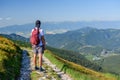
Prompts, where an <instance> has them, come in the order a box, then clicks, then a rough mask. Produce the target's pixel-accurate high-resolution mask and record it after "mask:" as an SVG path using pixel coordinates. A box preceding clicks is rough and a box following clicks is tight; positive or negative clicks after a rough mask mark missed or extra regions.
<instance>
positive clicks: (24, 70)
mask: <svg viewBox="0 0 120 80" xmlns="http://www.w3.org/2000/svg"><path fill="white" fill-rule="evenodd" d="M30 72H31V67H30V57H29V56H28V53H27V51H26V50H24V51H23V53H22V66H21V70H20V77H19V78H18V80H30Z"/></svg>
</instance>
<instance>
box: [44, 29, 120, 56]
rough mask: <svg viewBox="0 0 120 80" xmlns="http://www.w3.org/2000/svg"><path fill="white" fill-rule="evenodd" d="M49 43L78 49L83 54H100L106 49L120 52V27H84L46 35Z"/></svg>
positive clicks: (64, 47)
mask: <svg viewBox="0 0 120 80" xmlns="http://www.w3.org/2000/svg"><path fill="white" fill-rule="evenodd" d="M46 37H47V38H46V39H47V44H48V45H49V46H52V47H57V48H62V49H68V50H73V51H77V52H79V53H83V54H96V55H100V54H101V52H102V51H103V49H104V50H106V51H114V53H119V52H120V46H119V45H120V30H119V29H96V28H90V27H87V28H82V29H79V30H75V31H68V32H66V33H63V34H54V35H52V34H50V35H46Z"/></svg>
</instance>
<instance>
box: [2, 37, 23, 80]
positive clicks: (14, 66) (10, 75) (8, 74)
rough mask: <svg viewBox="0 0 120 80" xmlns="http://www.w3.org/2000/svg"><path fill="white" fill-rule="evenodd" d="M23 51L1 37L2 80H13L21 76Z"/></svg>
mask: <svg viewBox="0 0 120 80" xmlns="http://www.w3.org/2000/svg"><path fill="white" fill-rule="evenodd" d="M21 52H22V50H21V49H20V48H19V47H18V46H17V45H15V44H14V43H13V42H12V41H10V40H8V39H6V38H4V37H2V36H0V80H8V79H9V80H12V79H15V78H16V77H17V76H18V75H19V71H20V61H21Z"/></svg>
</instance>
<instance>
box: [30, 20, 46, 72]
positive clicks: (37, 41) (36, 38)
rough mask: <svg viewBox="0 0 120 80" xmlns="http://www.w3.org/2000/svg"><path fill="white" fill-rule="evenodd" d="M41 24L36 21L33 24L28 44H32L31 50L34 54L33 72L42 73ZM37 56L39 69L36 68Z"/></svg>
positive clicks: (42, 37) (43, 43)
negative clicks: (38, 71)
mask: <svg viewBox="0 0 120 80" xmlns="http://www.w3.org/2000/svg"><path fill="white" fill-rule="evenodd" d="M40 26H41V22H40V20H37V21H36V22H35V28H34V29H32V32H31V37H30V42H31V44H32V49H33V52H34V57H33V63H34V68H35V70H40V71H43V68H42V56H43V53H44V50H45V38H44V33H43V29H41V28H40ZM37 55H38V57H39V67H37Z"/></svg>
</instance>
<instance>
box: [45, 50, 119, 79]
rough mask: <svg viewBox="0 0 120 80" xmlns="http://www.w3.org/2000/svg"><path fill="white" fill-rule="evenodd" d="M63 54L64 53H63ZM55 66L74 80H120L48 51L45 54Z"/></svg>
mask: <svg viewBox="0 0 120 80" xmlns="http://www.w3.org/2000/svg"><path fill="white" fill-rule="evenodd" d="M61 54H62V53H61ZM44 55H45V56H46V57H47V58H48V59H49V60H50V61H51V62H52V63H53V64H55V65H56V66H57V67H58V68H60V69H61V71H64V72H65V73H67V74H69V75H70V76H71V77H72V78H73V80H119V77H118V76H115V75H112V74H103V73H100V72H96V71H93V70H91V69H88V68H85V67H83V66H81V65H77V64H75V63H73V62H70V61H67V60H65V59H63V58H61V57H59V56H57V55H56V54H54V52H52V51H51V50H49V49H48V50H47V51H46V53H45V54H44Z"/></svg>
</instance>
